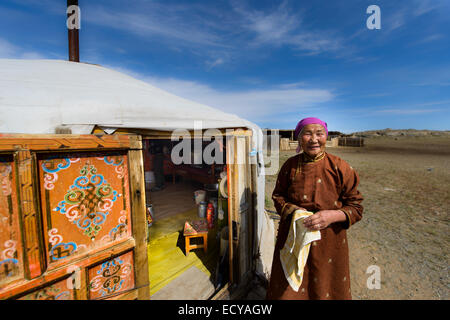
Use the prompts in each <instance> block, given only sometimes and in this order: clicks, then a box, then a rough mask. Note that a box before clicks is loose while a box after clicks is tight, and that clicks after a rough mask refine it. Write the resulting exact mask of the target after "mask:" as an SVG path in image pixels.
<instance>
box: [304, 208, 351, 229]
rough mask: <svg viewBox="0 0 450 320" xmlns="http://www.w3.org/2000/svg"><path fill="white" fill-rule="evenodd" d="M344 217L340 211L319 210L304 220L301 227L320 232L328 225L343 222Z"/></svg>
mask: <svg viewBox="0 0 450 320" xmlns="http://www.w3.org/2000/svg"><path fill="white" fill-rule="evenodd" d="M346 219H347V218H346V215H345V213H344V212H342V211H340V210H321V211H318V212H316V213H315V214H313V215H311V216H309V217H308V218H305V219H304V220H303V225H304V226H305V227H306V228H307V229H309V230H321V229H325V228H326V227H328V226H329V225H330V224H332V223H334V222H339V221H345V220H346Z"/></svg>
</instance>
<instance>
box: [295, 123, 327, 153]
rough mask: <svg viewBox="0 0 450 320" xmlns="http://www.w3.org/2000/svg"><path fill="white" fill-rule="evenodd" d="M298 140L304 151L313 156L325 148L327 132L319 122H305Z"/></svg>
mask: <svg viewBox="0 0 450 320" xmlns="http://www.w3.org/2000/svg"><path fill="white" fill-rule="evenodd" d="M298 142H299V143H300V145H301V146H302V149H303V151H304V152H306V153H307V154H308V155H309V156H312V157H315V156H317V155H318V154H320V153H321V152H323V151H324V150H325V145H326V143H327V133H326V131H325V129H324V127H322V126H321V125H320V124H307V125H306V126H304V127H303V129H302V131H301V132H300V134H299V137H298Z"/></svg>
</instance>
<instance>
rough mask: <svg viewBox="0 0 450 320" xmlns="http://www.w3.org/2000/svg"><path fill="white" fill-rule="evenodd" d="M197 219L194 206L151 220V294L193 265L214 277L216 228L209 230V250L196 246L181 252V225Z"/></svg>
mask: <svg viewBox="0 0 450 320" xmlns="http://www.w3.org/2000/svg"><path fill="white" fill-rule="evenodd" d="M193 219H197V220H198V219H199V217H198V215H197V209H196V208H195V209H192V210H189V211H186V212H184V213H181V214H177V215H175V216H171V217H168V218H165V219H161V220H158V221H154V222H153V224H152V226H151V227H150V229H149V244H148V257H149V261H148V262H149V278H150V293H151V294H154V293H156V292H157V291H158V290H160V289H161V288H163V287H164V286H166V285H167V284H168V283H170V282H171V281H172V280H174V279H175V278H177V277H178V276H179V275H181V274H182V273H183V272H184V271H186V270H187V269H189V268H190V267H192V266H195V267H197V268H198V269H200V270H201V271H203V272H204V273H205V274H206V275H208V276H209V277H210V278H214V276H215V273H214V270H215V268H216V264H217V260H218V256H219V250H218V249H219V248H218V245H217V241H216V234H217V231H216V229H215V228H214V229H211V230H210V232H209V233H208V252H207V253H204V251H203V249H196V250H193V251H191V252H190V253H189V255H188V256H186V255H185V252H184V236H183V228H184V223H185V221H187V220H193Z"/></svg>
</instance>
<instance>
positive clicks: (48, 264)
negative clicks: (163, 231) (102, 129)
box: [0, 135, 149, 300]
mask: <svg viewBox="0 0 450 320" xmlns="http://www.w3.org/2000/svg"><path fill="white" fill-rule="evenodd" d="M141 149H142V145H141V140H140V137H138V136H128V135H113V136H109V135H104V136H97V135H95V136H94V135H85V136H75V135H53V136H35V135H0V186H1V190H0V253H1V256H0V298H3V299H5V298H13V299H33V300H34V299H112V298H114V299H116V298H121V299H136V298H139V299H148V298H149V284H148V266H147V246H146V239H147V236H146V233H147V227H146V214H145V192H144V190H145V189H144V179H143V161H142V153H141Z"/></svg>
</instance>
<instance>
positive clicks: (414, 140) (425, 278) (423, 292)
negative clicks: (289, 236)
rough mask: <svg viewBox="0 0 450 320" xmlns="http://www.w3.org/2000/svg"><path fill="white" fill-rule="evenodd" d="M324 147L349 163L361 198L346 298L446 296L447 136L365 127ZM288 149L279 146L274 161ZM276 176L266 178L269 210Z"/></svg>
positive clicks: (290, 153) (449, 237)
mask: <svg viewBox="0 0 450 320" xmlns="http://www.w3.org/2000/svg"><path fill="white" fill-rule="evenodd" d="M327 152H329V153H331V154H334V155H337V156H339V157H341V158H343V159H344V160H346V161H347V162H348V163H350V165H351V166H352V167H353V168H355V169H356V171H357V172H358V174H359V176H360V179H361V182H360V186H359V190H360V192H361V193H362V194H363V195H364V197H365V199H364V201H363V205H364V213H363V218H362V220H361V221H359V222H358V223H356V224H355V225H353V226H351V228H350V229H349V230H348V233H347V235H348V240H349V246H350V272H351V286H352V296H353V299H355V300H369V299H371V300H372V299H383V300H384V299H393V300H398V299H401V300H406V299H425V300H431V299H443V300H445V299H449V298H450V297H449V292H450V290H449V285H450V282H449V244H450V241H449V240H450V232H449V231H450V230H449V218H450V215H449V214H450V212H449V208H450V206H449V204H450V192H449V190H450V188H449V187H450V135H449V134H442V135H435V134H424V135H410V134H403V135H399V134H391V135H378V134H371V135H370V137H367V136H366V138H365V146H364V147H335V148H327ZM293 155H295V151H294V150H292V151H282V152H280V166H281V164H282V163H284V161H286V159H287V158H289V157H291V156H293ZM275 180H276V175H272V176H267V177H266V209H268V210H275V209H274V207H273V203H272V201H271V193H272V191H273V188H274V185H275ZM274 221H275V222H277V220H274ZM275 229H277V223H276V228H275ZM369 266H377V267H379V270H380V276H381V278H380V279H381V283H380V288H379V289H369V288H368V286H367V282H368V279H369V277H370V276H371V275H372V274H373V271H371V270H370V269H369V272H370V273H367V271H368V268H369ZM262 293H263V292H261V288H259V292H258V294H259V297H261V296H262ZM250 297H253V298H256V297H257V295H253V296H252V295H250Z"/></svg>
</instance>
